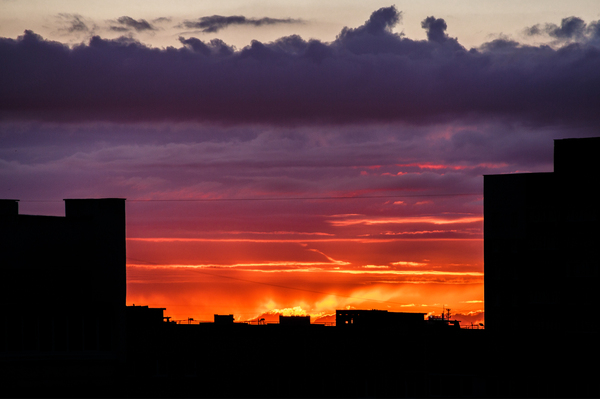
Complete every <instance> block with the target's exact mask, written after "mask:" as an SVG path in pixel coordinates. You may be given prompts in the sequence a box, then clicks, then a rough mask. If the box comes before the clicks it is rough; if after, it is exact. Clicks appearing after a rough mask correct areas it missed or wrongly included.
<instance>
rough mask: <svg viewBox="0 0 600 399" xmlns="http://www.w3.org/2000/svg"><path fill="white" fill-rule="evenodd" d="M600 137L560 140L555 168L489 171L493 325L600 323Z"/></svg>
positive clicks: (488, 279)
mask: <svg viewBox="0 0 600 399" xmlns="http://www.w3.org/2000/svg"><path fill="white" fill-rule="evenodd" d="M599 154H600V138H585V139H564V140H555V141H554V172H553V173H520V174H510V175H488V176H484V264H485V277H484V282H485V321H486V329H487V330H490V331H510V330H516V329H519V330H523V329H532V330H559V331H561V330H562V331H569V330H572V331H596V332H597V331H598V317H596V316H595V313H596V312H597V310H598V304H599V301H598V295H597V287H598V278H599V277H600V271H599V270H600V257H599V256H598V246H599V242H600V229H598V223H599V221H600V218H599V211H598V200H597V196H598V194H597V192H598V187H599V183H600V174H599V172H600V170H599V169H600V163H599V162H598V155H599Z"/></svg>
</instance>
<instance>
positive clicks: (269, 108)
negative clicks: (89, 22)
mask: <svg viewBox="0 0 600 399" xmlns="http://www.w3.org/2000/svg"><path fill="white" fill-rule="evenodd" d="M400 17H401V13H400V12H399V11H397V10H396V9H395V8H394V7H389V8H382V9H380V10H378V11H375V12H374V13H373V15H372V16H371V18H370V19H369V20H368V21H366V22H365V24H364V25H363V26H361V27H358V28H354V29H350V28H344V29H343V30H342V32H341V33H340V35H338V37H337V38H336V40H334V41H333V42H331V43H324V42H321V41H318V40H309V41H306V40H303V39H302V38H300V37H298V36H290V37H285V38H281V39H279V40H276V41H274V42H271V43H261V42H258V41H253V42H252V43H251V44H250V45H249V46H247V47H245V48H243V49H241V50H235V49H234V48H233V47H230V46H227V45H226V44H225V43H223V42H222V41H218V40H217V41H211V42H210V43H205V42H203V41H201V40H199V39H197V38H193V37H190V38H187V39H185V38H182V39H180V41H181V43H182V44H183V45H184V46H183V47H182V48H179V49H176V48H166V49H155V48H150V47H147V46H145V45H143V44H142V43H140V42H137V41H133V40H131V39H123V38H121V39H117V40H106V39H102V38H100V37H97V36H95V37H93V38H92V39H91V40H90V41H89V43H88V44H82V45H79V46H75V47H74V48H69V47H67V46H66V45H63V44H61V43H57V42H50V41H47V40H44V39H43V38H42V37H40V36H38V35H36V34H34V33H33V32H30V31H27V32H25V34H24V35H23V36H21V37H19V38H18V39H16V40H15V39H6V38H4V39H0V85H1V86H2V87H3V90H2V92H1V93H0V115H1V117H2V118H3V119H38V120H54V121H86V120H104V121H121V122H133V121H198V122H218V123H225V124H236V123H246V122H253V123H271V124H278V125H282V124H284V125H285V124H298V123H300V124H316V123H322V122H323V123H330V124H353V123H370V122H404V123H413V124H429V123H439V122H445V121H455V120H461V119H464V118H476V119H477V118H479V119H485V118H495V119H498V120H508V121H515V122H520V123H524V124H535V125H539V126H544V125H548V124H568V125H571V126H581V125H583V126H597V124H598V123H599V122H600V114H599V113H598V112H597V110H598V109H600V98H599V97H598V95H597V93H598V92H600V74H599V73H598V71H599V70H600V49H599V48H598V47H597V46H596V45H595V44H594V43H596V42H594V41H592V40H587V39H586V40H583V39H582V40H581V41H580V42H579V43H576V44H571V45H568V46H565V47H561V48H558V49H553V48H550V47H548V46H539V47H535V46H525V45H520V44H518V43H515V42H508V41H504V40H496V41H494V42H492V43H488V44H485V45H483V46H481V47H480V48H479V49H470V50H467V49H465V48H464V47H463V46H461V45H460V44H459V42H458V41H457V40H456V39H454V38H451V37H449V36H448V35H447V33H446V30H447V28H446V23H445V21H444V20H443V19H436V18H434V17H428V18H426V19H425V20H424V21H423V24H422V25H423V27H424V29H425V30H426V31H427V36H428V40H426V41H417V40H412V39H409V38H406V37H403V36H402V35H399V34H396V33H393V31H392V28H393V27H394V26H395V25H396V24H397V23H398V22H399V20H400ZM594 26H596V23H591V24H590V25H589V27H594ZM586 29H588V28H586ZM589 29H591V28H589ZM587 37H588V36H586V38H587Z"/></svg>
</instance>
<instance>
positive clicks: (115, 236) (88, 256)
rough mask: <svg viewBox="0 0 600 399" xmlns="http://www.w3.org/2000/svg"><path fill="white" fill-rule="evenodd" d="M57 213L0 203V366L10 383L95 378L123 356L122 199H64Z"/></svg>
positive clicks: (124, 289)
mask: <svg viewBox="0 0 600 399" xmlns="http://www.w3.org/2000/svg"><path fill="white" fill-rule="evenodd" d="M65 215H66V216H65V217H55V216H33V215H20V214H19V213H18V201H17V200H0V270H1V271H2V279H0V284H1V286H0V303H2V305H3V317H2V318H0V360H1V363H0V365H1V366H2V368H1V370H2V372H3V376H4V377H5V378H7V379H8V380H12V383H13V384H14V386H18V382H19V381H22V382H26V381H27V379H29V380H31V379H32V378H31V377H32V375H36V373H37V374H40V377H39V379H38V380H36V381H37V382H40V381H42V380H44V381H45V380H47V381H52V380H55V381H60V380H61V379H63V378H65V376H64V374H67V375H69V374H70V373H71V374H73V375H77V374H86V373H87V374H86V375H92V374H94V375H97V376H98V378H101V376H105V375H106V373H107V372H108V373H109V374H111V373H113V371H114V370H115V368H114V366H115V364H117V363H119V362H123V361H124V359H125V356H126V341H125V295H126V281H125V278H126V270H125V256H126V254H125V249H126V248H125V200H124V199H67V200H65ZM56 374H60V375H58V376H57V375H56ZM97 381H98V382H99V380H97ZM29 382H30V383H31V381H29ZM90 384H92V383H91V382H90ZM92 385H93V384H92Z"/></svg>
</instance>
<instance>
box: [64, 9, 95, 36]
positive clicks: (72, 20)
mask: <svg viewBox="0 0 600 399" xmlns="http://www.w3.org/2000/svg"><path fill="white" fill-rule="evenodd" d="M58 16H59V18H60V19H62V20H64V21H65V22H66V23H67V24H68V26H67V27H66V28H63V29H64V30H66V31H67V32H69V33H73V32H88V31H90V28H89V27H88V26H87V24H86V23H85V22H84V20H83V17H82V16H81V15H79V14H65V13H61V14H58Z"/></svg>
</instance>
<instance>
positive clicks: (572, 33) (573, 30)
mask: <svg viewBox="0 0 600 399" xmlns="http://www.w3.org/2000/svg"><path fill="white" fill-rule="evenodd" d="M585 33H586V24H585V22H584V21H583V20H582V19H581V18H577V17H568V18H563V20H562V21H561V23H560V26H558V25H556V24H551V23H546V24H544V25H540V24H537V25H534V26H531V27H529V28H526V29H525V34H526V35H529V36H534V35H542V34H547V35H548V36H551V37H554V38H556V39H562V40H565V39H576V38H581V37H583V36H584V35H585Z"/></svg>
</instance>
